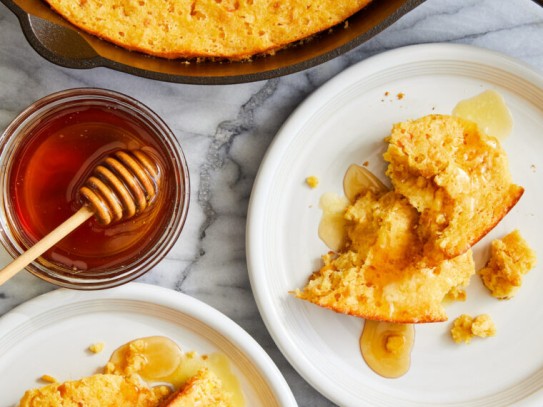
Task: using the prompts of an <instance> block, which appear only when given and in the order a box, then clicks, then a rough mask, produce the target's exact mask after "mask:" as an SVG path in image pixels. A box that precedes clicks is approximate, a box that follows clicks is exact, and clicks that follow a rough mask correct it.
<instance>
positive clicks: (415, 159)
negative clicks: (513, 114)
mask: <svg viewBox="0 0 543 407" xmlns="http://www.w3.org/2000/svg"><path fill="white" fill-rule="evenodd" d="M387 141H388V143H389V146H388V149H387V151H386V153H385V154H384V158H385V160H386V161H387V162H389V165H388V169H387V172H386V174H387V176H389V177H390V179H391V181H392V184H393V186H394V189H395V191H397V192H398V193H400V194H401V195H403V196H405V197H406V198H407V199H408V200H409V202H410V203H411V205H413V206H414V207H415V208H416V209H417V211H418V212H419V213H420V214H421V217H420V225H419V227H418V229H417V230H418V233H419V235H420V238H421V239H422V240H423V241H424V242H425V244H424V253H425V255H426V257H427V258H428V259H430V260H431V261H434V262H437V261H439V260H441V259H443V258H445V259H450V258H453V257H455V256H458V255H460V254H462V253H464V252H466V251H467V250H468V249H469V248H470V247H471V246H472V245H473V244H475V243H476V242H477V241H479V239H481V238H482V237H483V236H485V235H486V234H487V233H488V232H489V231H490V230H491V229H492V228H493V227H494V226H495V225H496V224H497V223H498V222H499V221H500V220H501V219H502V218H503V217H504V216H505V215H506V214H507V213H508V212H509V210H510V209H511V208H512V207H513V206H514V205H515V204H516V203H517V201H518V200H519V199H520V197H521V196H522V194H523V192H524V189H523V188H522V187H520V186H518V185H515V184H514V183H513V181H512V177H511V174H510V173H509V169H508V161H507V156H506V154H505V151H504V150H503V148H502V147H501V146H500V143H499V141H498V140H497V139H496V138H494V137H492V136H489V135H486V134H483V133H482V132H481V131H479V129H478V127H477V125H476V124H475V123H472V122H469V121H465V120H463V119H460V118H458V117H453V116H446V115H429V116H425V117H422V118H420V119H418V120H413V121H407V122H402V123H398V124H396V125H394V127H393V129H392V133H391V135H390V136H389V137H388V138H387Z"/></svg>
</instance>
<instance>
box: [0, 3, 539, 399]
mask: <svg viewBox="0 0 543 407" xmlns="http://www.w3.org/2000/svg"><path fill="white" fill-rule="evenodd" d="M381 1H385V0H381ZM428 42H454V43H462V44H472V45H476V46H479V47H483V48H489V49H493V50H497V51H500V52H503V53H505V54H508V55H510V56H513V57H516V58H518V59H520V60H522V61H525V62H526V63H528V64H530V65H531V66H532V67H534V68H535V69H536V70H537V71H539V72H540V73H542V74H543V9H542V8H540V7H539V6H537V5H536V4H535V3H533V2H531V1H530V0H427V1H426V3H424V4H423V5H421V6H419V7H418V8H417V9H415V10H414V11H412V12H411V13H410V14H408V15H406V16H405V17H403V18H402V19H400V20H399V21H398V22H397V23H395V24H394V25H393V26H391V27H390V28H388V29H387V30H385V31H384V32H382V33H380V34H379V35H377V36H376V37H374V38H373V39H372V40H370V41H368V42H367V43H365V44H363V45H361V46H360V47H358V48H357V49H355V50H353V51H351V52H349V53H348V54H346V55H344V56H342V57H340V58H337V59H336V60H333V61H330V62H327V63H325V64H323V65H320V66H318V67H315V68H312V69H310V70H307V71H305V72H300V73H297V74H293V75H289V76H286V77H282V78H278V79H272V80H269V81H263V82H256V83H249V84H241V85H227V86H193V85H180V84H170V83H161V82H157V81H152V80H148V79H142V78H138V77H134V76H130V75H127V74H124V73H119V72H115V71H112V70H108V69H103V68H97V69H92V70H71V69H66V68H61V67H58V66H56V65H53V64H51V63H50V62H48V61H46V60H44V59H42V58H41V57H40V56H39V55H38V54H37V53H36V52H35V51H34V50H33V49H32V48H31V47H30V46H29V45H28V43H27V42H26V40H25V38H24V36H23V34H22V32H21V30H20V27H19V24H18V21H17V19H16V18H15V16H14V15H13V14H11V12H9V10H8V9H7V8H6V7H4V6H3V5H0V129H2V130H3V129H4V128H5V127H6V126H7V125H8V123H9V122H10V121H11V120H12V119H13V118H14V117H15V116H16V115H17V114H18V113H19V112H20V111H21V110H23V109H24V108H25V107H26V106H27V105H28V104H30V103H32V102H33V101H35V100H36V99H39V98H41V97H43V96H45V95H47V94H49V93H52V92H55V91H59V90H63V89H67V88H72V87H81V86H93V87H103V88H108V89H112V90H116V91H120V92H123V93H126V94H128V95H130V96H133V97H135V98H137V99H139V100H141V101H143V102H144V103H145V104H147V105H148V106H150V107H151V108H152V109H153V110H155V111H156V112H157V113H158V114H159V115H160V116H162V118H163V119H164V120H165V121H166V123H167V124H168V125H169V126H170V127H171V128H172V130H173V131H174V132H175V134H176V135H177V136H178V138H179V141H180V143H181V145H182V147H183V149H184V151H185V154H186V157H187V160H188V163H189V167H190V173H191V184H192V197H191V207H190V212H189V216H188V220H187V223H186V226H185V229H184V231H183V233H182V235H181V238H180V239H179V240H178V242H177V244H176V245H175V246H174V248H173V250H172V251H171V252H170V253H169V255H168V256H167V257H166V259H165V260H164V261H162V262H161V263H160V264H159V265H158V266H157V267H156V268H155V269H154V270H152V271H151V272H150V273H148V274H147V275H145V276H144V277H142V278H141V281H144V282H147V283H152V284H157V285H161V286H164V287H168V288H171V289H173V290H177V291H181V292H184V293H187V294H189V295H191V296H194V297H196V298H198V299H200V300H202V301H204V302H206V303H208V304H210V305H211V306H213V307H215V308H217V309H219V310H221V311H222V312H223V313H225V314H226V315H228V316H229V317H230V318H232V319H233V320H234V321H236V322H237V323H238V324H239V325H241V326H242V327H243V328H244V329H245V330H247V331H248V332H249V333H250V334H251V335H252V336H253V337H254V338H255V339H256V340H257V341H258V342H259V343H260V344H261V345H262V347H263V348H264V349H265V350H266V351H267V352H268V353H269V354H270V356H271V357H272V358H273V360H274V361H275V363H276V364H277V365H278V366H279V368H280V369H281V371H282V372H283V374H284V376H285V378H286V380H287V381H288V383H289V384H290V386H291V388H292V391H293V393H294V395H295V397H296V399H297V401H298V403H299V405H300V406H311V407H318V406H330V405H333V404H332V403H331V402H329V401H328V400H326V399H325V398H324V397H322V396H321V395H319V394H318V393H317V392H316V391H315V390H313V389H312V388H311V387H310V386H309V385H308V384H307V383H306V382H305V381H304V380H303V379H302V378H301V377H300V376H299V375H298V374H297V373H296V372H295V371H294V369H293V368H292V367H291V366H290V365H289V364H288V362H287V361H286V360H285V359H284V358H283V356H282V355H281V353H280V352H279V350H278V349H277V347H276V346H275V344H274V342H273V340H272V339H271V337H270V336H269V334H268V332H267V330H266V328H265V326H264V324H263V322H262V320H261V318H260V315H259V313H258V310H257V308H256V304H255V301H254V298H253V295H252V292H251V288H250V285H249V279H248V275H247V267H246V261H245V219H246V214H247V204H248V200H249V196H250V192H251V187H252V185H253V180H254V177H255V175H256V172H257V170H258V166H259V164H260V162H261V159H262V157H263V154H264V153H265V151H266V148H267V147H268V145H269V144H270V142H271V140H272V139H273V137H274V135H275V133H276V131H277V130H278V128H279V127H280V126H281V124H282V123H283V122H284V121H285V119H286V118H287V117H288V115H289V114H290V113H291V112H292V111H293V109H295V108H296V106H297V105H299V104H300V102H302V101H303V99H304V98H305V97H306V96H307V95H308V94H309V93H311V92H312V91H313V90H315V89H316V88H317V87H319V86H320V85H321V84H322V83H324V82H325V81H327V80H328V79H330V78H331V77H333V76H334V75H336V74H337V73H339V72H340V71H342V70H343V69H345V68H346V67H348V66H349V65H352V64H354V63H356V62H358V61H360V60H362V59H364V58H366V57H368V56H370V55H373V54H376V53H381V52H384V51H386V50H389V49H393V48H398V47H402V46H405V45H410V44H417V43H428ZM53 289H55V287H54V286H52V285H49V284H48V283H45V282H42V281H40V280H38V279H37V278H35V277H33V276H32V275H30V274H29V273H26V272H23V273H20V274H19V275H17V276H16V277H15V278H13V279H12V280H11V281H9V282H8V283H6V284H5V285H3V286H2V287H0V315H2V314H4V313H6V312H8V311H9V310H10V309H12V308H13V307H15V306H17V305H18V304H20V303H22V302H24V301H26V300H28V299H30V298H33V297H35V296H37V295H39V294H41V293H45V292H47V291H50V290H53Z"/></svg>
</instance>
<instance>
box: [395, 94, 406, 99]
mask: <svg viewBox="0 0 543 407" xmlns="http://www.w3.org/2000/svg"><path fill="white" fill-rule="evenodd" d="M404 97H405V93H403V92H400V93H398V94H397V95H396V99H398V100H402V99H403V98H404Z"/></svg>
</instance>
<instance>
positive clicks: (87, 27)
mask: <svg viewBox="0 0 543 407" xmlns="http://www.w3.org/2000/svg"><path fill="white" fill-rule="evenodd" d="M46 1H47V2H48V3H49V4H50V5H51V7H52V8H53V9H54V10H55V11H57V12H58V13H59V14H61V15H62V16H63V17H64V18H66V19H67V20H68V21H70V22H71V23H72V24H74V25H75V26H77V27H79V28H81V29H83V30H84V31H87V32H89V33H91V34H94V35H96V36H98V37H100V38H103V39H105V40H108V41H111V42H113V43H115V44H117V45H120V46H122V47H125V48H128V49H131V50H136V51H141V52H144V53H147V54H151V55H156V56H160V57H165V58H180V57H183V58H193V57H197V58H227V59H231V60H240V59H246V58H249V57H251V56H253V55H256V54H260V53H271V52H273V51H274V50H277V49H279V48H282V47H284V46H286V45H288V44H291V43H293V42H295V41H298V40H301V39H304V38H307V37H309V36H311V35H313V34H316V33H318V32H320V31H323V30H326V29H328V28H330V27H332V26H334V25H336V24H338V23H340V22H342V21H344V20H345V19H347V18H348V17H350V16H351V15H353V14H354V13H356V12H357V11H358V10H360V9H362V8H363V7H365V6H366V5H367V4H368V3H369V2H370V1H371V0H349V1H345V0H343V1H332V0H321V1H318V2H315V1H310V0H297V1H293V0H290V1H277V0H190V1H189V0H177V1H176V0H46Z"/></svg>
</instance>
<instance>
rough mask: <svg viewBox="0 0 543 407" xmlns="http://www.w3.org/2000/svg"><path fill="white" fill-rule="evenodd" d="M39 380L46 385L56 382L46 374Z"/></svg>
mask: <svg viewBox="0 0 543 407" xmlns="http://www.w3.org/2000/svg"><path fill="white" fill-rule="evenodd" d="M40 379H41V380H43V381H44V382H47V383H56V382H58V380H57V379H55V378H54V377H53V376H50V375H48V374H44V375H42V377H40Z"/></svg>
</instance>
